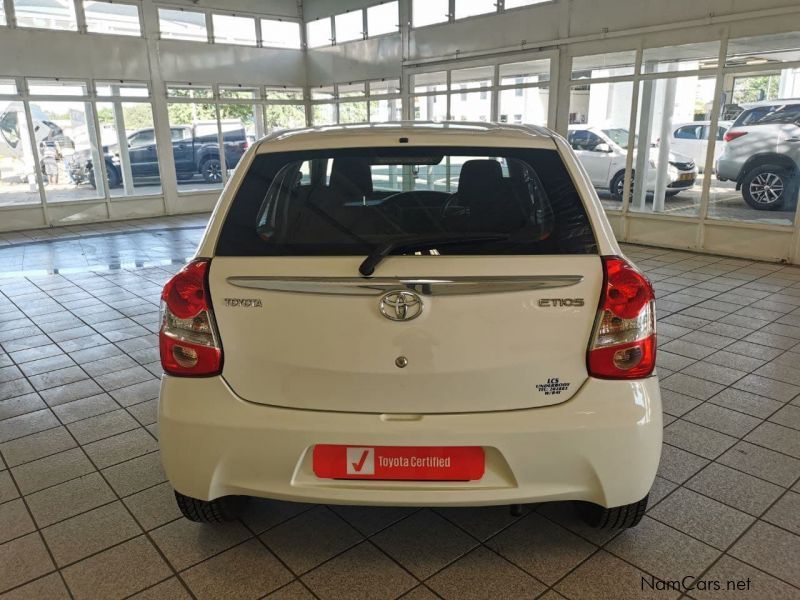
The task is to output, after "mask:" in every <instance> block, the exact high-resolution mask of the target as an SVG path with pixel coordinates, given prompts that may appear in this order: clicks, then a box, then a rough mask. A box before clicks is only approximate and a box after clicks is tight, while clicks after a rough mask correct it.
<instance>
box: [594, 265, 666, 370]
mask: <svg viewBox="0 0 800 600" xmlns="http://www.w3.org/2000/svg"><path fill="white" fill-rule="evenodd" d="M601 258H602V260H603V276H604V277H603V293H602V295H601V297H600V307H599V309H598V311H597V320H596V321H595V325H594V332H593V333H592V341H591V343H590V345H589V351H588V353H587V360H586V362H587V366H588V370H589V375H591V376H592V377H598V378H600V379H640V378H642V377H647V376H649V375H650V374H651V373H652V372H653V369H654V368H655V364H656V309H655V295H654V293H653V288H652V286H651V285H650V282H649V281H648V280H647V278H646V277H645V276H644V275H642V274H641V273H640V272H639V271H637V270H636V269H634V268H633V266H631V265H630V264H629V263H628V262H627V261H625V260H624V259H622V258H620V257H618V256H603V257H601Z"/></svg>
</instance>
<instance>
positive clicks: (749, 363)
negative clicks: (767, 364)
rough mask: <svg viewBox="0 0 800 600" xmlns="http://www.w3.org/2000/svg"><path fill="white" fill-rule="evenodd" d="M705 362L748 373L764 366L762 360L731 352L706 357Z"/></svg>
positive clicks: (720, 352)
mask: <svg viewBox="0 0 800 600" xmlns="http://www.w3.org/2000/svg"><path fill="white" fill-rule="evenodd" d="M704 360H705V362H709V363H711V364H715V365H720V366H722V367H728V368H729V369H736V370H738V371H744V372H746V373H750V372H751V371H755V370H756V369H757V368H759V367H760V366H761V365H763V364H764V361H763V360H761V359H758V358H751V357H749V356H745V355H744V354H736V353H735V352H729V351H727V350H720V351H719V352H715V353H714V354H711V355H710V356H706V357H705V359H704Z"/></svg>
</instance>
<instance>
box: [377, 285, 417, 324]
mask: <svg viewBox="0 0 800 600" xmlns="http://www.w3.org/2000/svg"><path fill="white" fill-rule="evenodd" d="M379 308H380V311H381V314H382V315H383V316H384V317H386V318H387V319H389V320H390V321H411V320H412V319H416V318H417V317H418V316H419V315H420V314H421V313H422V298H420V297H419V296H417V295H416V294H415V293H414V292H409V291H406V290H392V291H391V292H387V293H385V294H384V295H383V296H381V302H380V305H379Z"/></svg>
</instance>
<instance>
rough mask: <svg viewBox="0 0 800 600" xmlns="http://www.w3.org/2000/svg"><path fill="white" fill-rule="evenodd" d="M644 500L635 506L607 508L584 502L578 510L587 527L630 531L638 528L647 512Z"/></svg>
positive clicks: (634, 504)
mask: <svg viewBox="0 0 800 600" xmlns="http://www.w3.org/2000/svg"><path fill="white" fill-rule="evenodd" d="M648 497H649V496H645V497H644V498H643V499H641V500H639V501H638V502H634V503H633V504H625V505H624V506H615V507H614V508H605V507H602V506H599V505H597V504H591V503H589V502H582V503H581V504H580V506H579V508H578V512H579V513H580V515H581V518H582V519H583V520H584V522H585V523H586V524H587V525H590V526H592V527H597V528H598V529H628V528H629V527H636V526H637V525H638V524H639V521H641V520H642V517H643V516H644V512H645V510H647V499H648Z"/></svg>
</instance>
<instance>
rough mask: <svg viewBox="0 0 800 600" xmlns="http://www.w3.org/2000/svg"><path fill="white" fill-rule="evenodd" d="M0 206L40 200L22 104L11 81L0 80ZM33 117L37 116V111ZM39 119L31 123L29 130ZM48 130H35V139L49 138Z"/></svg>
mask: <svg viewBox="0 0 800 600" xmlns="http://www.w3.org/2000/svg"><path fill="white" fill-rule="evenodd" d="M0 105H1V106H2V107H3V108H2V110H1V111H0V172H2V175H3V176H2V177H0V206H24V205H30V204H39V203H40V202H41V197H40V195H39V187H38V180H37V172H38V173H41V170H40V169H38V168H37V165H38V164H39V160H38V157H37V155H36V153H35V152H34V151H33V146H32V145H31V133H32V132H31V129H30V128H29V126H28V120H27V116H26V113H25V105H24V103H23V102H22V101H20V100H19V97H18V96H17V84H16V81H14V79H0ZM36 114H37V117H41V113H39V112H38V108H37V113H36ZM37 122H41V119H34V120H33V127H34V128H36V123H37ZM50 133H51V130H50V129H49V128H41V127H40V128H39V130H38V131H37V132H36V139H37V140H43V139H45V138H46V137H47V136H48V135H50Z"/></svg>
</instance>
